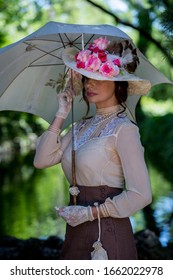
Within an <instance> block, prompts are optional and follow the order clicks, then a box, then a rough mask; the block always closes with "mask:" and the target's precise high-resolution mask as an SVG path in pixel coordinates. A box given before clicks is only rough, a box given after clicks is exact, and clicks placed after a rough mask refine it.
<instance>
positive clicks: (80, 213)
mask: <svg viewBox="0 0 173 280" xmlns="http://www.w3.org/2000/svg"><path fill="white" fill-rule="evenodd" d="M55 209H56V211H57V212H58V215H59V216H60V217H62V218H63V219H64V220H65V221H66V222H67V223H68V224H69V225H70V226H72V227H75V226H77V225H80V224H82V223H85V222H87V221H93V220H94V217H93V214H92V209H91V206H87V207H85V206H80V205H76V206H66V207H61V208H58V207H56V208H55Z"/></svg>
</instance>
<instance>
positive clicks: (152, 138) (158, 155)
mask: <svg viewBox="0 0 173 280" xmlns="http://www.w3.org/2000/svg"><path fill="white" fill-rule="evenodd" d="M138 119H139V125H140V130H141V135H142V142H143V145H144V147H145V152H146V157H147V159H148V160H149V162H150V163H151V164H152V165H153V166H154V167H155V169H157V170H158V171H159V173H161V174H162V175H163V176H164V177H165V178H166V180H168V181H169V182H170V183H171V184H173V177H172V167H173V149H172V139H173V129H172V127H173V114H172V113H169V114H166V115H163V116H147V115H145V114H144V113H142V111H141V112H140V114H138Z"/></svg>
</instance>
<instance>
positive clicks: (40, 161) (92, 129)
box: [34, 106, 152, 218]
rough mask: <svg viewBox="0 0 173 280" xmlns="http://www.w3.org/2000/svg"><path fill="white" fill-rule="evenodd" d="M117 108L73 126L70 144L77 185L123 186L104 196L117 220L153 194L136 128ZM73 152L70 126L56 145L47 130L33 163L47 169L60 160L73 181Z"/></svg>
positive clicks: (109, 210)
mask: <svg viewBox="0 0 173 280" xmlns="http://www.w3.org/2000/svg"><path fill="white" fill-rule="evenodd" d="M111 108H112V107H111ZM117 111H118V107H117V106H114V108H113V112H112V109H111V111H110V112H109V113H107V111H101V112H100V113H99V111H98V112H97V114H96V116H95V117H93V118H91V119H86V120H83V121H81V122H79V123H78V124H76V125H75V127H74V148H75V163H76V164H75V165H76V179H77V184H78V185H83V186H90V187H92V186H100V185H108V186H110V187H117V188H123V191H122V193H121V194H119V195H118V196H115V197H114V198H113V199H110V198H107V199H106V200H105V206H106V208H107V210H108V212H109V214H110V216H112V217H118V218H121V217H128V216H130V215H133V214H134V213H135V212H136V211H138V210H140V209H142V208H144V207H145V206H146V205H147V204H149V203H151V197H152V194H151V186H150V180H149V175H148V170H147V167H146V163H145V160H144V149H143V147H142V145H141V142H140V135H139V130H138V127H137V126H136V125H134V124H133V123H132V122H131V121H130V120H129V119H128V118H126V117H125V116H122V115H121V116H117ZM71 150H72V132H71V130H70V131H69V132H68V133H67V134H66V135H65V136H63V137H61V138H60V141H59V142H58V143H57V134H56V133H54V132H51V131H46V132H44V133H43V134H42V135H41V136H40V137H39V138H38V140H37V147H36V154H35V158H34V165H35V166H36V167H37V168H45V167H49V166H52V165H55V164H57V163H60V162H61V164H62V169H63V171H64V174H65V176H66V177H67V179H68V181H69V183H70V184H72V171H71V170H72V168H71Z"/></svg>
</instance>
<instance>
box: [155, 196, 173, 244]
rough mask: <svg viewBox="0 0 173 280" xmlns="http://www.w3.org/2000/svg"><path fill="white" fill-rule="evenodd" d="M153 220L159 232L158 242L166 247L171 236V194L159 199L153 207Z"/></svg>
mask: <svg viewBox="0 0 173 280" xmlns="http://www.w3.org/2000/svg"><path fill="white" fill-rule="evenodd" d="M154 214H155V218H156V222H157V225H158V227H159V228H160V230H161V234H160V241H161V243H162V245H163V246H166V245H167V243H168V241H170V240H171V238H172V236H173V194H170V196H169V197H161V198H160V199H159V200H158V201H157V202H156V206H155V211H154Z"/></svg>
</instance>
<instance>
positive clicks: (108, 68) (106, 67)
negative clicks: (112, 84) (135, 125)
mask: <svg viewBox="0 0 173 280" xmlns="http://www.w3.org/2000/svg"><path fill="white" fill-rule="evenodd" d="M99 72H100V73H101V74H102V75H103V76H105V77H113V76H117V75H119V73H120V69H119V67H118V66H117V65H115V64H114V63H113V62H112V61H111V60H109V61H107V62H105V63H103V64H102V65H101V67H100V69H99Z"/></svg>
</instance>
